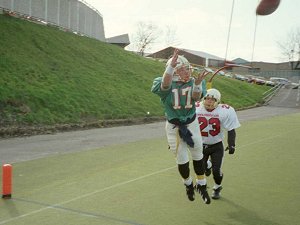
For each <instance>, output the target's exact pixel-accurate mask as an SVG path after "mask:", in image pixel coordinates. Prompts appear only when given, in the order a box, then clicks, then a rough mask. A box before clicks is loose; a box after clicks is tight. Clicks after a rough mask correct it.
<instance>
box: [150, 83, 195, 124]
mask: <svg viewBox="0 0 300 225" xmlns="http://www.w3.org/2000/svg"><path fill="white" fill-rule="evenodd" d="M161 82H162V77H158V78H155V79H154V81H153V85H152V88H151V91H152V92H153V93H154V94H157V95H158V96H159V97H160V99H161V102H162V104H163V106H164V109H165V114H166V117H167V120H172V119H179V121H180V122H185V121H187V119H192V118H193V116H194V115H195V112H196V109H195V101H194V100H193V99H192V91H193V84H194V79H191V80H190V81H188V82H187V83H183V82H178V81H173V82H172V85H171V87H170V88H169V89H168V90H162V89H161Z"/></svg>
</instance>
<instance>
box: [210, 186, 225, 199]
mask: <svg viewBox="0 0 300 225" xmlns="http://www.w3.org/2000/svg"><path fill="white" fill-rule="evenodd" d="M222 189H223V188H222V186H220V187H218V188H217V189H213V193H212V196H211V198H212V199H219V198H220V197H221V196H220V192H221V190H222Z"/></svg>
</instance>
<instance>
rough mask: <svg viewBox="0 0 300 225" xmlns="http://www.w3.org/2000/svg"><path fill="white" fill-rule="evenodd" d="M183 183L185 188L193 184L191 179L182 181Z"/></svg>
mask: <svg viewBox="0 0 300 225" xmlns="http://www.w3.org/2000/svg"><path fill="white" fill-rule="evenodd" d="M182 180H183V183H184V184H185V185H187V186H189V185H191V183H192V182H193V179H192V178H191V177H189V178H188V179H182Z"/></svg>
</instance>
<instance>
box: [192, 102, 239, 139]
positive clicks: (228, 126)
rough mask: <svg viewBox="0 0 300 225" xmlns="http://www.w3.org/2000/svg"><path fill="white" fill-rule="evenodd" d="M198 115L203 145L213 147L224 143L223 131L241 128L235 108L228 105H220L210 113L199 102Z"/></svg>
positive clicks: (197, 106)
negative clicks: (221, 142)
mask: <svg viewBox="0 0 300 225" xmlns="http://www.w3.org/2000/svg"><path fill="white" fill-rule="evenodd" d="M196 114H197V118H198V122H199V124H200V130H201V135H202V140H203V144H208V145H212V144H216V143H218V142H220V141H223V139H224V136H225V135H224V132H223V130H226V131H230V130H232V129H236V128H238V127H240V126H241V125H240V122H239V120H238V118H237V115H236V112H235V110H234V108H232V107H231V106H229V105H226V104H218V106H217V108H215V109H214V110H213V111H211V112H209V111H207V110H206V109H205V107H204V105H203V102H201V103H200V102H197V103H196Z"/></svg>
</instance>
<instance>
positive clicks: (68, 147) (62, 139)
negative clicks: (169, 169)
mask: <svg viewBox="0 0 300 225" xmlns="http://www.w3.org/2000/svg"><path fill="white" fill-rule="evenodd" d="M299 98H300V89H286V88H282V89H281V90H280V91H279V92H278V94H277V95H276V96H275V97H273V99H272V100H271V101H270V102H269V104H268V105H267V106H262V107H258V108H253V109H248V110H243V111H238V112H237V113H238V117H239V120H240V122H244V121H248V120H259V119H262V118H267V117H272V116H277V115H283V114H290V113H298V112H300V100H299ZM164 124H165V123H164V122H158V123H152V124H144V125H133V126H124V127H112V128H98V129H90V130H84V131H71V132H65V133H57V134H50V135H37V136H31V137H19V138H11V139H2V140H0V163H1V164H3V163H15V162H20V161H26V160H32V159H37V158H42V157H46V156H49V155H54V154H63V153H68V152H77V151H84V150H90V149H95V148H100V147H104V146H107V145H112V144H122V143H129V142H134V141H137V140H146V139H152V138H160V137H165V133H164Z"/></svg>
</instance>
